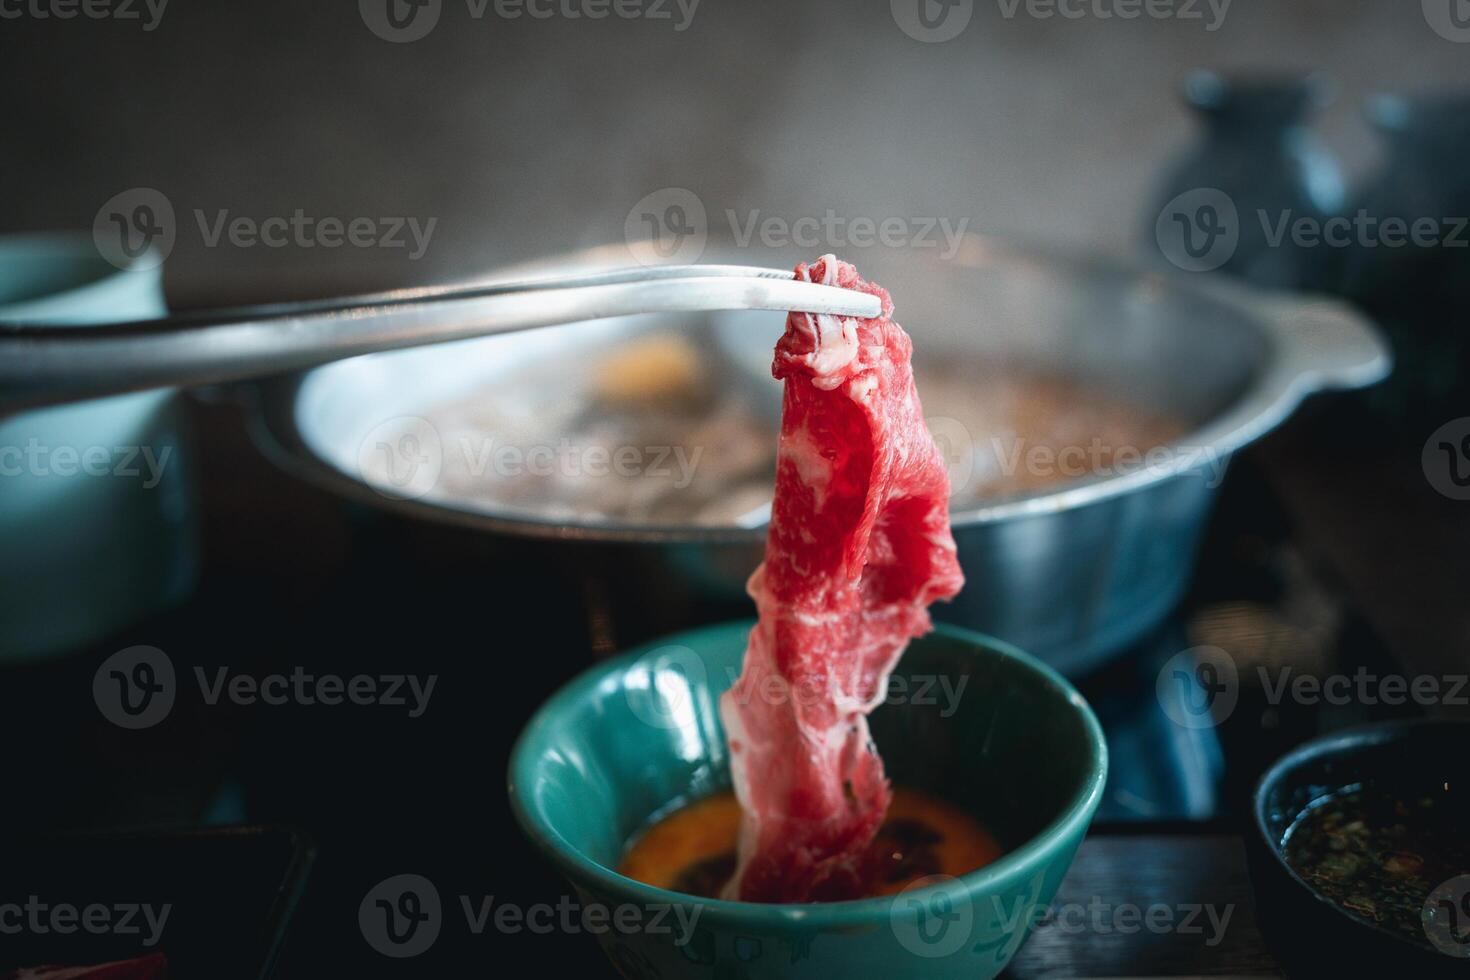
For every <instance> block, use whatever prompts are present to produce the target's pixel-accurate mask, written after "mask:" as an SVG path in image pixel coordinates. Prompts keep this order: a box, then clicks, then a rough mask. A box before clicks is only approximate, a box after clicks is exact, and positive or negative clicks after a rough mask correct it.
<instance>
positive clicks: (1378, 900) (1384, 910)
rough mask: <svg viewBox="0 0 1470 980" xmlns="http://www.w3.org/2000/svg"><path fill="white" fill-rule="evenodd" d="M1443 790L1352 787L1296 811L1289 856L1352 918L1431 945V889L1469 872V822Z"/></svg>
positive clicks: (1302, 873)
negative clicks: (1427, 915)
mask: <svg viewBox="0 0 1470 980" xmlns="http://www.w3.org/2000/svg"><path fill="white" fill-rule="evenodd" d="M1446 790H1447V788H1443V787H1441V788H1435V789H1431V790H1427V791H1420V792H1398V791H1395V790H1391V789H1388V788H1381V787H1362V786H1353V787H1348V788H1346V789H1344V790H1342V791H1340V792H1338V793H1335V794H1333V795H1331V796H1328V797H1326V798H1325V799H1323V800H1321V801H1319V802H1318V803H1316V804H1314V805H1313V806H1311V807H1310V808H1309V809H1307V810H1306V811H1304V812H1303V813H1302V814H1301V815H1300V816H1299V817H1297V819H1296V822H1295V823H1294V824H1293V825H1292V826H1291V828H1290V829H1289V830H1288V831H1287V833H1286V839H1285V841H1284V842H1283V847H1284V851H1285V857H1286V862H1287V864H1289V865H1290V866H1291V867H1292V869H1293V870H1295V871H1296V873H1297V874H1298V875H1300V876H1301V877H1302V879H1303V880H1304V881H1306V882H1307V884H1309V885H1311V886H1312V887H1313V888H1315V889H1317V890H1318V891H1319V892H1321V893H1322V894H1323V895H1325V896H1326V897H1327V898H1328V899H1330V900H1331V901H1333V902H1335V903H1336V904H1337V905H1339V906H1340V907H1341V908H1343V909H1344V910H1346V911H1347V912H1348V913H1349V914H1350V915H1352V916H1354V917H1355V918H1357V919H1360V920H1362V921H1364V922H1367V923H1370V924H1372V925H1376V926H1379V927H1381V928H1384V929H1387V930H1389V931H1391V932H1394V933H1397V934H1399V935H1401V936H1403V937H1404V938H1406V939H1410V940H1412V941H1414V942H1416V943H1420V944H1423V945H1429V940H1428V937H1427V934H1426V932H1425V924H1424V918H1423V916H1424V914H1425V912H1424V909H1425V904H1426V901H1427V900H1428V898H1429V897H1430V893H1431V892H1433V891H1434V890H1435V889H1436V888H1438V887H1439V886H1441V885H1443V884H1445V883H1446V882H1449V881H1451V880H1452V879H1454V878H1457V877H1459V876H1461V875H1466V874H1470V821H1467V813H1466V809H1465V807H1464V805H1463V803H1460V802H1458V801H1457V800H1456V797H1455V796H1453V795H1451V794H1449V793H1448V792H1447V791H1446Z"/></svg>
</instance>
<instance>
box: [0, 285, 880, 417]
mask: <svg viewBox="0 0 1470 980" xmlns="http://www.w3.org/2000/svg"><path fill="white" fill-rule="evenodd" d="M717 310H799V311H802V312H809V313H831V314H836V315H839V316H858V317H875V316H877V315H878V314H879V303H878V299H877V298H876V297H874V296H869V295H867V294H866V293H859V292H854V291H852V290H847V289H841V288H838V287H836V286H824V285H820V284H817V283H810V282H800V281H797V280H796V279H794V278H793V277H792V275H791V273H790V272H789V271H785V270H781V269H761V268H752V267H747V266H736V265H671V266H649V267H643V268H632V269H614V270H609V271H605V272H598V273H592V274H587V275H577V276H559V277H555V278H541V279H528V280H520V281H513V282H490V283H479V284H472V285H468V286H430V287H424V288H418V289H403V290H396V291H393V292H387V293H375V294H371V295H365V296H354V297H347V298H341V299H331V300H319V301H312V302H305V303H289V304H277V305H271V306H250V307H239V308H234V309H226V310H212V311H209V312H205V313H198V314H188V315H183V316H170V317H163V318H160V319H154V320H138V321H134V322H129V323H105V324H97V325H91V324H88V325H77V326H57V325H43V324H8V325H0V405H3V407H4V408H5V409H12V408H25V407H35V406H40V405H51V404H59V403H63V402H71V401H80V400H82V399H86V398H93V397H96V396H99V395H108V394H116V393H119V392H124V391H134V390H138V389H142V388H160V387H174V386H190V385H200V384H213V383H217V382H223V381H237V380H240V379H243V378H252V377H259V376H262V375H267V374H275V373H279V372H282V371H291V370H298V369H301V368H305V367H310V366H312V365H315V364H322V363H325V362H327V361H334V360H339V359H341V358H344V357H352V356H355V355H358V354H367V353H371V352H373V351H385V350H397V349H400V348H404V347H417V346H421V345H424V344H437V343H443V342H445V341H450V340H463V339H466V338H469V337H482V336H486V335H489V334H498V333H509V332H511V331H515V330H528V329H531V328H533V327H546V326H553V325H555V324H562V323H572V322H575V321H578V320H594V319H598V318H601V317H613V316H626V315H630V314H635V313H690V312H699V311H717Z"/></svg>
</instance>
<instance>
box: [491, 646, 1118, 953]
mask: <svg viewBox="0 0 1470 980" xmlns="http://www.w3.org/2000/svg"><path fill="white" fill-rule="evenodd" d="M750 625H751V624H749V623H732V624H728V625H722V626H714V627H709V628H706V629H700V630H695V631H693V632H688V633H682V634H679V635H676V636H672V637H669V638H668V639H666V640H664V641H662V642H661V643H658V644H654V645H651V646H649V647H646V648H644V649H642V650H639V651H635V652H634V653H631V654H629V655H627V656H625V657H621V658H619V659H616V660H611V661H608V662H606V663H602V664H599V665H598V666H596V667H594V668H592V669H591V670H589V671H587V672H586V673H584V674H582V675H581V676H580V677H578V678H577V679H576V680H574V681H572V682H571V683H570V684H568V685H567V686H566V687H565V688H563V689H562V690H561V691H560V692H558V693H557V694H556V695H555V696H554V697H553V698H552V699H551V700H550V701H549V702H547V704H546V705H545V706H543V707H542V708H541V710H540V711H538V712H537V713H536V715H535V717H533V718H532V719H531V722H530V724H529V725H528V726H527V727H526V730H525V732H524V733H523V734H522V735H521V738H520V741H519V742H518V743H517V745H516V747H515V749H514V751H513V752H512V754H511V762H510V794H511V805H512V807H513V809H514V810H515V813H516V817H517V819H518V820H519V821H520V824H521V826H522V828H523V829H524V830H525V832H526V834H527V835H528V836H529V837H530V839H531V840H532V841H533V842H534V843H535V844H536V846H538V847H539V848H540V849H541V850H542V851H543V852H544V853H545V854H546V855H547V857H548V858H549V859H550V860H551V861H552V862H554V863H555V864H556V866H557V867H558V868H559V869H560V870H561V872H562V873H563V874H564V875H565V876H566V877H567V879H568V880H569V881H571V883H572V885H573V886H574V887H575V888H576V890H577V892H578V894H579V896H580V898H581V901H582V902H583V903H584V905H586V906H593V905H601V906H607V907H608V908H609V910H610V911H611V912H612V914H613V915H614V918H613V919H612V921H614V922H616V921H617V919H616V915H617V914H618V910H619V909H621V910H623V911H622V914H623V920H622V921H623V926H624V928H609V929H607V930H605V931H603V932H602V933H601V935H600V940H601V941H602V943H603V947H604V949H605V950H606V951H607V953H608V955H609V957H610V958H611V959H612V961H613V963H614V964H615V965H616V966H617V967H618V969H619V970H620V971H621V973H622V974H623V976H625V977H631V978H638V980H653V978H658V980H674V978H686V977H687V978H710V980H714V978H719V980H730V978H751V980H756V978H761V980H764V978H771V980H775V978H823V980H830V978H831V977H833V976H839V975H848V976H875V977H883V978H885V980H903V978H906V977H925V978H929V980H943V978H955V980H959V978H964V980H981V978H986V977H993V976H995V975H996V974H998V973H1000V971H1001V970H1002V969H1003V968H1004V967H1005V965H1006V963H1007V962H1008V961H1009V960H1010V958H1011V957H1012V956H1013V955H1014V954H1015V952H1016V950H1017V949H1018V948H1019V947H1020V945H1021V943H1022V942H1023V941H1024V940H1025V938H1026V935H1027V933H1028V932H1029V928H1030V926H1031V925H1032V924H1033V923H1034V922H1035V921H1036V920H1037V917H1038V916H1039V915H1040V914H1041V913H1042V912H1043V911H1044V910H1045V909H1046V907H1047V906H1048V904H1049V903H1050V902H1051V900H1052V897H1053V896H1054V895H1055V893H1056V890H1057V886H1058V885H1059V884H1060V883H1061V881H1062V877H1063V876H1064V875H1065V874H1066V873H1067V869H1068V867H1069V866H1070V865H1071V862H1072V858H1073V856H1074V855H1075V854H1076V851H1077V847H1078V845H1079V844H1080V843H1081V842H1082V838H1083V836H1084V835H1085V834H1086V832H1087V827H1088V824H1089V823H1090V822H1091V820H1092V815H1093V813H1094V812H1095V811H1096V809H1097V805H1098V802H1099V800H1100V799H1101V797H1102V790H1103V782H1104V780H1105V778H1106V775H1107V765H1108V763H1107V759H1108V754H1107V744H1106V743H1105V742H1104V740H1103V735H1102V729H1101V728H1100V727H1099V725H1098V723H1097V719H1096V718H1095V717H1094V716H1093V713H1092V711H1091V709H1090V708H1088V706H1087V704H1086V702H1084V701H1083V700H1082V697H1081V696H1080V695H1079V694H1078V693H1077V692H1076V691H1075V690H1073V688H1072V687H1071V686H1070V685H1069V684H1068V683H1067V682H1066V681H1064V680H1063V679H1062V678H1061V676H1060V675H1058V674H1057V673H1055V672H1054V671H1052V670H1051V669H1050V668H1048V667H1046V666H1045V665H1043V664H1042V663H1040V662H1039V661H1037V660H1035V659H1033V658H1031V657H1030V656H1028V655H1026V654H1024V653H1021V652H1020V651H1018V650H1015V649H1013V648H1011V647H1008V646H1006V645H1004V644H1002V643H999V642H997V641H995V640H991V639H989V638H987V637H984V636H980V635H979V634H976V633H971V632H968V631H964V630H960V629H955V628H946V627H941V628H939V629H938V630H936V631H935V632H934V633H932V634H930V635H929V636H926V637H924V638H922V639H920V640H917V641H915V642H914V643H913V644H912V645H911V646H910V647H909V649H908V652H907V653H906V654H905V655H904V658H903V661H902V663H901V664H900V665H899V668H898V670H897V671H895V672H894V681H893V683H892V684H891V685H890V688H889V691H890V696H889V698H888V702H887V703H885V704H884V705H883V706H881V707H880V708H879V709H878V710H877V711H876V712H874V714H873V717H872V729H873V734H874V737H875V739H876V740H877V742H878V746H879V749H880V751H881V752H882V754H883V758H884V762H885V765H886V767H887V770H888V773H889V775H890V776H891V777H892V779H893V780H894V782H895V783H897V784H899V785H904V786H910V787H913V788H916V789H921V790H927V791H929V792H932V793H936V794H938V795H940V796H942V797H944V798H946V799H947V800H949V801H950V802H951V803H954V804H956V805H958V806H960V807H962V808H964V809H966V810H967V811H969V812H970V813H971V814H973V815H974V816H975V817H977V818H979V820H980V821H981V822H982V823H983V824H985V826H987V827H988V828H989V829H990V830H991V831H992V832H993V833H994V834H995V835H996V836H997V837H998V838H999V839H1000V841H1001V843H1002V844H1003V845H1004V846H1005V848H1006V853H1005V855H1004V856H1003V857H1002V858H1000V859H999V860H998V861H996V862H995V863H993V864H991V865H989V866H987V867H985V868H981V869H980V870H978V871H974V872H971V873H969V874H966V875H962V876H960V877H958V878H944V877H936V878H934V879H928V880H927V883H926V884H924V885H923V886H922V887H917V888H913V889H910V890H908V891H905V892H903V893H901V894H899V895H897V896H893V897H885V898H873V899H864V900H861V901H852V902H833V903H830V904H820V905H759V904H752V903H746V902H724V901H713V900H707V899H700V898H695V897H692V896H689V895H684V894H680V893H678V892H672V891H667V890H664V889H661V888H654V887H651V886H648V885H644V884H642V883H640V882H637V881H633V880H632V879H630V878H625V877H623V876H622V875H620V874H618V873H617V872H616V871H614V870H613V869H614V868H616V867H617V865H618V862H619V860H620V858H621V856H622V854H623V851H624V848H625V847H626V845H627V842H628V841H629V840H630V839H631V838H633V837H634V836H636V835H637V834H638V832H639V831H640V830H642V829H643V828H644V827H646V826H647V825H648V824H649V822H650V821H651V820H652V819H654V818H656V817H658V816H661V815H663V814H664V813H666V812H667V811H668V810H669V809H670V808H671V807H674V806H677V805H679V804H681V803H684V802H688V801H692V800H694V799H697V798H699V797H701V796H705V795H708V794H710V793H714V792H716V791H719V790H721V789H725V788H727V787H728V786H729V765H728V758H727V756H726V751H725V740H724V732H723V730H722V729H721V726H720V721H719V715H718V712H717V710H716V704H717V702H718V699H719V696H720V694H721V693H722V692H723V691H724V690H725V689H726V688H728V687H729V686H730V685H731V683H732V682H733V681H734V679H735V677H736V676H737V674H738V672H739V669H740V661H741V656H742V654H743V652H744V649H745V637H746V634H747V632H748V631H749V629H750Z"/></svg>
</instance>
